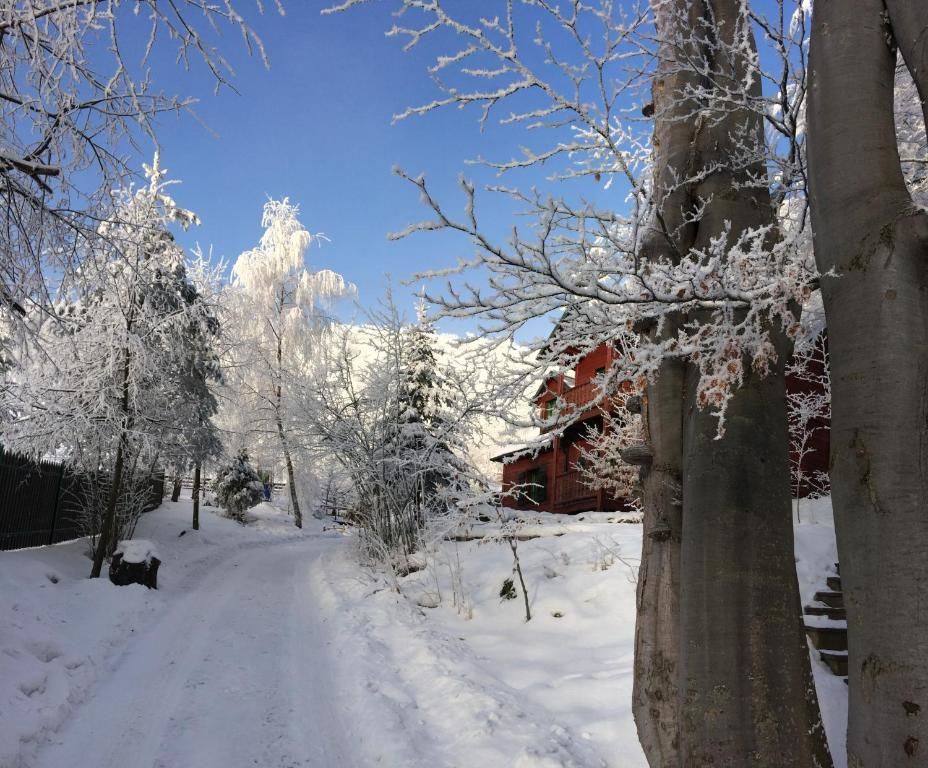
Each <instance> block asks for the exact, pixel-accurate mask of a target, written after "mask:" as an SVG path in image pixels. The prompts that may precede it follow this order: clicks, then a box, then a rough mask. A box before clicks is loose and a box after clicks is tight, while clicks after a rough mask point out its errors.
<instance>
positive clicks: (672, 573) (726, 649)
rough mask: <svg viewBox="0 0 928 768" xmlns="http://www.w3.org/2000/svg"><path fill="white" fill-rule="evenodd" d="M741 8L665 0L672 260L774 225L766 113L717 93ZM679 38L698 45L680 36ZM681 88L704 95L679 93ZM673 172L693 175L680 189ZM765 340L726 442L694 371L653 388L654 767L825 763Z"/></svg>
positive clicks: (663, 186)
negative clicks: (691, 70) (763, 156)
mask: <svg viewBox="0 0 928 768" xmlns="http://www.w3.org/2000/svg"><path fill="white" fill-rule="evenodd" d="M741 9H742V7H741V3H740V2H738V1H737V0H714V1H713V2H705V3H703V2H698V3H690V2H686V0H677V1H676V2H673V3H670V4H665V5H663V6H659V7H658V24H659V29H660V27H661V25H662V22H663V29H660V32H661V37H662V39H665V40H673V41H675V43H674V45H673V46H670V45H669V44H668V45H666V46H665V47H664V48H663V49H662V50H663V51H664V56H662V63H661V68H660V70H659V72H658V76H657V78H656V81H655V88H654V93H655V108H656V126H655V189H656V193H657V195H658V196H659V203H660V209H659V210H660V214H661V215H660V217H659V221H658V226H657V229H658V230H659V231H658V232H657V233H656V234H655V235H654V236H652V237H651V238H649V239H648V242H647V243H646V247H647V249H648V250H650V251H653V253H662V252H663V253H664V254H665V255H667V254H670V255H669V257H670V258H674V257H675V256H674V255H673V253H674V251H675V252H676V255H677V256H679V254H685V253H687V252H688V251H689V250H690V249H691V248H705V247H706V246H707V245H708V243H709V241H710V239H711V238H714V237H718V236H719V235H720V234H721V233H722V232H723V231H724V230H723V228H724V227H725V226H726V224H728V223H730V225H731V239H732V240H734V239H735V238H737V237H738V236H739V234H740V233H742V232H744V231H747V230H750V229H752V228H756V227H761V226H765V225H769V224H771V223H772V222H773V221H774V211H773V207H772V203H771V200H770V196H769V193H768V190H767V189H766V187H765V186H764V185H763V179H764V178H765V169H764V167H763V164H762V162H754V163H753V164H750V163H749V164H745V163H743V162H740V163H739V161H738V160H737V158H738V157H743V156H744V154H743V153H744V150H745V149H750V148H751V147H752V146H753V148H754V149H755V150H760V149H761V148H762V147H763V142H764V137H763V125H762V119H761V117H760V116H759V115H758V114H757V113H755V112H752V111H748V110H746V109H733V108H732V107H731V102H730V101H726V100H723V99H722V98H720V97H718V96H717V94H722V93H725V92H728V93H736V92H738V91H739V89H742V90H743V88H744V83H746V82H748V80H747V79H746V78H745V77H744V75H745V72H746V70H747V67H748V66H749V62H748V55H749V53H750V52H751V51H753V50H755V46H754V40H753V37H752V36H751V34H750V31H749V30H747V29H746V28H744V27H743V26H742V24H743V20H742V17H741ZM661 14H665V15H664V16H663V18H662V17H661ZM694 30H695V31H696V36H694V35H693V31H694ZM668 32H670V33H671V34H670V35H669V36H668V34H667V33H668ZM674 33H676V34H674ZM720 38H721V41H720V42H721V45H717V44H716V43H717V41H718V40H719V39H720ZM681 40H683V41H686V40H690V41H691V42H689V43H684V44H683V46H682V48H681V44H680V41H681ZM687 46H689V50H687V49H686V48H687ZM664 57H666V59H667V60H665V58H664ZM673 57H676V62H675V61H673ZM668 60H669V61H668ZM686 62H689V63H690V64H693V63H698V62H704V63H705V69H704V71H705V72H707V73H708V74H706V75H700V76H698V77H697V76H696V75H693V74H688V73H687V71H686V70H683V69H681V66H682V65H683V64H685V63H686ZM685 85H689V86H690V87H693V86H695V87H697V88H698V89H700V90H701V96H700V97H699V98H698V99H694V100H690V101H687V100H684V99H681V98H680V91H681V90H682V88H683V87H684V86H685ZM759 87H760V85H759V82H758V80H757V78H754V80H753V84H752V88H753V92H752V94H750V95H754V96H759V95H760V94H759ZM693 101H695V102H696V103H695V104H694V103H693ZM694 107H695V108H694ZM674 179H680V180H683V179H695V181H693V182H691V183H687V184H686V185H683V186H679V185H676V186H675V184H674V181H673V180H674ZM758 180H760V181H759V182H758ZM698 206H702V207H703V210H702V215H701V216H700V218H699V220H698V221H696V222H693V223H688V224H686V225H683V223H682V222H683V217H684V213H685V212H688V211H692V210H695V209H696V208H697V207H698ZM661 236H663V238H662V237H661ZM649 255H653V254H649ZM687 319H688V320H690V321H692V320H697V321H698V320H702V321H703V322H711V318H710V317H708V316H706V317H704V318H699V317H692V316H691V317H689V318H687ZM671 332H672V329H671ZM773 340H774V344H775V345H776V346H777V351H778V354H779V360H778V361H777V363H776V364H775V365H774V366H773V369H772V370H771V372H770V373H769V374H768V376H766V377H761V376H760V375H759V374H756V373H754V372H752V371H751V370H750V369H751V362H750V361H749V360H744V361H742V363H743V365H744V368H745V370H746V371H747V373H746V375H745V381H744V385H743V387H742V388H741V390H739V391H738V392H736V393H735V394H734V396H733V398H732V400H731V402H730V403H729V406H728V416H727V432H726V435H725V437H724V439H721V440H718V439H716V435H717V421H716V419H715V417H714V416H713V415H712V414H710V413H709V412H706V411H701V410H699V409H698V408H697V406H696V385H697V382H698V377H699V374H698V371H696V370H695V369H694V368H693V367H690V366H684V365H683V364H676V366H675V367H674V366H668V365H665V366H664V370H663V371H662V374H666V375H667V377H668V378H667V379H666V381H664V382H663V384H661V383H660V382H658V384H656V385H652V386H650V387H649V391H648V405H647V422H646V427H647V434H648V438H649V440H650V443H651V447H652V453H653V455H654V463H653V464H652V469H651V472H650V474H648V475H647V476H646V477H645V478H644V482H643V503H644V507H645V521H644V522H645V541H644V545H643V553H642V565H641V575H640V580H639V617H638V618H639V622H640V623H639V628H638V630H637V635H636V637H637V647H636V667H635V671H636V681H635V697H634V707H635V715H636V722H637V724H638V730H639V736H640V738H641V740H642V743H643V745H644V748H645V753H646V755H647V756H648V759H649V762H650V764H651V765H652V766H654V768H658V766H659V767H660V768H668V767H669V766H675V765H679V766H686V767H687V768H689V767H690V766H709V765H712V766H739V767H740V766H749V765H750V766H769V767H770V768H774V767H776V768H784V767H788V766H795V767H796V768H800V767H805V766H830V765H831V758H830V754H829V752H828V747H827V743H826V741H825V735H824V731H823V729H822V725H821V718H820V715H819V711H818V702H817V699H816V695H815V687H814V685H813V682H812V675H811V669H810V663H809V654H808V649H807V646H806V642H805V637H804V633H803V629H802V619H801V610H800V605H799V592H798V586H797V580H796V571H795V563H794V555H793V537H792V515H791V506H790V487H789V465H788V434H787V426H786V400H785V382H784V376H783V365H784V363H785V360H786V358H787V357H788V355H789V347H788V345H787V343H786V341H785V339H784V338H782V337H778V336H777V335H776V334H773ZM681 503H682V510H681V508H680V506H679V505H680V504H681ZM655 532H658V533H659V534H660V536H657V537H656V536H655V535H654V534H655ZM664 536H666V538H664ZM668 638H672V639H675V640H676V641H677V644H676V647H673V646H672V645H671V644H669V643H668V642H667V639H668ZM671 642H672V641H671ZM667 693H675V694H676V698H675V700H671V701H667V700H666V699H665V698H664V697H665V695H666V694H667Z"/></svg>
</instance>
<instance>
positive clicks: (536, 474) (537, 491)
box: [519, 467, 548, 504]
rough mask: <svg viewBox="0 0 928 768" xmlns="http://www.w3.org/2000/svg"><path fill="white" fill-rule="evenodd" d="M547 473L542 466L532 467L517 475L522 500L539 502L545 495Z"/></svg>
mask: <svg viewBox="0 0 928 768" xmlns="http://www.w3.org/2000/svg"><path fill="white" fill-rule="evenodd" d="M547 484H548V473H547V472H546V471H545V468H544V467H532V468H531V469H528V470H526V471H525V472H522V473H521V474H520V475H519V485H521V486H522V500H523V501H526V500H527V501H530V502H531V503H533V504H541V503H542V502H543V501H544V500H545V498H546V497H547V491H548V489H547Z"/></svg>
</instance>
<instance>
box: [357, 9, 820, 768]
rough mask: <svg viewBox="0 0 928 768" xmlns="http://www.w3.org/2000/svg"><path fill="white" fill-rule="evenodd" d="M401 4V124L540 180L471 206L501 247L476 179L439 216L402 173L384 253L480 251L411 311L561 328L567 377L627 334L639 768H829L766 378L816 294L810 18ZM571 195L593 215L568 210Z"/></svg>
mask: <svg viewBox="0 0 928 768" xmlns="http://www.w3.org/2000/svg"><path fill="white" fill-rule="evenodd" d="M359 2H361V0H347V1H346V2H345V3H343V5H342V7H343V8H344V7H349V6H352V5H356V4H358V3H359ZM396 5H397V6H398V8H399V9H400V10H401V11H402V16H401V18H400V21H399V22H398V23H397V25H396V26H395V27H394V29H393V30H391V34H393V35H396V36H400V37H403V38H404V39H405V40H406V44H407V48H416V47H417V46H420V45H421V47H422V48H424V47H425V45H426V41H428V46H429V49H430V50H438V51H439V53H438V54H437V56H436V59H435V61H434V63H433V65H432V67H431V70H430V72H431V74H432V76H433V78H434V80H435V82H436V83H437V85H438V87H439V88H440V89H441V92H440V94H439V95H438V96H437V97H436V98H435V99H434V100H433V101H431V102H428V103H426V104H423V105H421V106H419V107H413V108H411V109H409V110H407V112H405V113H403V115H402V116H408V115H417V114H426V113H428V112H430V111H432V110H435V109H441V108H443V107H446V106H457V107H467V106H471V105H472V106H474V107H476V108H477V109H478V110H479V111H480V119H481V121H482V123H483V124H485V125H488V124H489V121H490V118H491V117H493V116H495V115H499V121H500V122H501V123H503V124H504V125H505V126H508V127H509V128H510V129H511V128H513V127H516V128H518V127H522V128H524V129H525V133H524V135H520V137H519V139H518V144H519V146H518V150H515V151H514V154H513V156H512V159H509V160H507V159H505V158H503V159H501V160H493V159H490V160H484V162H485V164H487V165H489V166H491V167H492V168H494V169H496V170H498V171H501V172H504V173H509V174H510V175H512V174H514V173H517V172H519V171H521V170H523V169H532V168H535V167H537V166H539V165H541V164H542V163H543V164H544V165H545V169H546V171H547V174H548V176H549V178H552V177H553V181H554V182H555V184H553V185H552V186H549V187H547V188H545V189H540V188H539V187H537V186H535V187H533V188H531V189H530V190H527V189H525V188H521V189H520V188H519V186H518V185H517V183H516V182H510V183H509V184H508V185H506V186H502V185H500V184H496V185H495V186H494V187H493V188H492V189H491V192H492V191H496V192H499V193H502V194H504V195H507V196H508V197H509V198H511V199H514V200H515V201H516V202H517V204H519V205H520V206H521V207H522V208H523V209H524V210H525V211H526V212H527V213H529V214H532V215H531V216H530V217H529V221H530V222H531V224H530V225H529V226H524V227H514V228H513V230H512V234H511V235H510V236H509V238H508V239H505V240H504V239H500V238H498V237H494V236H493V232H492V228H489V227H487V226H485V225H484V223H483V218H482V214H481V205H480V203H481V199H480V196H479V195H478V194H477V191H476V187H475V185H474V184H472V183H471V182H469V181H464V182H463V184H462V188H463V193H464V196H465V200H466V203H465V209H464V212H463V214H461V215H459V216H457V215H453V214H451V213H450V212H449V211H448V209H447V208H446V206H445V205H444V204H443V203H442V201H440V200H438V199H436V198H435V197H434V195H433V194H432V192H431V189H430V187H429V186H428V184H427V182H426V180H425V179H424V178H422V177H417V178H413V177H409V176H406V178H408V179H409V181H410V182H412V184H413V185H414V186H415V187H416V188H417V190H418V192H419V193H420V195H421V196H422V198H423V200H424V202H425V204H426V206H427V207H428V209H429V211H430V215H431V218H430V219H429V220H428V221H425V222H423V223H421V224H418V225H413V226H412V227H410V228H408V229H407V230H406V231H405V232H403V233H400V234H401V235H408V234H411V233H414V232H419V231H431V230H448V231H452V232H457V233H459V234H461V235H463V236H465V237H466V238H467V239H468V240H469V242H471V243H472V244H473V245H474V250H475V255H474V256H473V258H470V259H468V260H467V261H466V262H463V263H462V269H467V268H470V267H473V266H476V267H478V268H479V269H480V270H482V273H481V277H482V276H483V275H484V274H486V275H489V278H488V279H487V280H486V281H485V283H484V282H483V281H481V282H480V283H476V282H475V283H474V284H473V286H471V285H468V284H464V285H463V286H462V285H461V283H456V284H453V285H451V284H449V285H448V287H447V289H446V290H445V292H444V295H443V296H438V297H436V296H430V298H431V299H432V300H433V301H435V302H437V303H439V305H440V306H442V307H443V309H444V311H445V312H446V314H448V315H451V316H456V317H476V318H480V319H481V320H483V322H484V326H485V327H486V328H487V329H488V330H491V331H494V330H495V331H497V332H500V333H505V334H512V333H514V332H516V331H517V330H518V329H520V328H521V327H523V325H524V324H525V323H526V321H527V320H528V319H531V318H536V317H541V316H545V315H548V314H549V313H552V312H555V311H563V310H569V311H565V312H564V315H563V316H562V318H561V320H560V322H559V324H558V327H557V331H556V333H555V334H554V335H553V336H552V338H550V339H548V340H546V341H545V348H546V350H547V352H548V360H550V359H552V358H554V359H559V360H560V361H561V362H562V363H563V364H564V365H565V366H567V367H569V366H570V364H571V361H572V360H573V359H575V357H576V355H577V354H578V353H579V354H582V353H583V352H585V351H589V350H591V349H593V348H595V347H596V346H598V345H600V344H602V343H614V342H615V341H616V340H617V339H618V338H619V337H620V336H621V335H622V334H623V333H627V332H635V333H637V334H638V335H639V341H638V344H637V346H636V347H635V351H634V354H630V355H620V356H618V361H617V366H616V369H615V370H614V371H612V372H611V373H612V377H613V380H614V381H617V382H621V381H630V382H632V383H633V384H634V385H635V386H637V387H646V388H647V408H646V411H645V413H644V414H643V417H644V418H643V422H644V425H643V426H644V433H645V436H646V445H645V446H642V448H644V449H645V450H643V451H639V452H638V463H639V464H644V465H646V466H645V467H644V469H645V471H643V472H642V503H643V509H644V529H645V537H644V546H643V554H642V565H641V570H640V573H639V600H638V605H639V616H638V632H637V641H636V643H637V654H636V669H635V678H636V686H635V698H634V711H635V716H636V722H637V724H638V729H639V735H640V737H641V741H642V744H643V745H644V748H645V752H646V754H647V755H648V759H649V761H650V762H651V764H652V765H654V766H667V765H677V764H682V765H699V764H702V763H704V762H706V761H707V760H708V759H709V757H710V756H711V757H712V758H713V759H715V760H716V761H717V762H729V763H731V764H732V765H740V764H746V763H749V762H750V763H752V764H756V765H767V766H786V765H788V766H813V765H826V764H828V763H829V762H830V758H829V756H828V751H827V746H826V744H825V741H824V733H823V729H822V726H821V721H820V717H819V714H818V711H817V702H816V700H815V695H814V686H813V684H812V678H811V670H810V667H809V659H808V654H807V652H806V647H805V641H804V636H803V630H802V626H801V620H800V608H799V600H798V588H797V583H796V573H795V566H794V561H793V551H792V527H791V513H790V490H789V466H788V436H787V430H786V412H785V398H784V378H783V377H784V374H783V368H784V365H785V363H786V360H787V358H788V357H789V352H790V336H793V335H795V334H797V333H798V332H799V331H800V328H801V326H800V324H799V322H798V307H799V306H800V304H801V303H802V301H803V300H804V299H805V298H806V296H807V295H808V292H809V291H810V286H811V284H812V283H813V281H814V279H815V269H814V264H813V263H812V258H811V253H810V251H809V249H808V248H806V247H804V246H805V245H806V243H807V240H808V234H807V227H805V207H804V205H803V199H802V195H803V184H804V157H803V154H802V143H803V134H802V113H803V108H804V98H805V90H804V69H803V65H804V60H805V58H804V57H805V48H804V45H805V40H804V28H805V24H806V13H805V7H804V6H797V7H796V8H795V11H796V12H795V13H791V12H790V8H789V7H788V6H787V4H786V3H777V4H776V8H775V10H774V13H773V14H772V15H771V17H770V18H765V17H762V16H760V15H757V14H755V13H752V12H751V10H750V9H749V8H748V7H747V4H746V3H744V2H742V1H741V0H709V1H707V2H691V1H690V0H654V1H653V2H652V3H650V8H649V7H648V6H647V5H645V4H634V3H615V2H611V1H609V0H601V1H598V2H592V3H591V2H581V0H570V1H568V2H562V3H549V2H543V1H541V2H530V3H517V2H513V1H512V0H501V2H498V3H496V4H495V7H494V10H488V8H487V7H485V6H483V5H482V6H481V7H480V8H479V10H478V9H476V8H468V7H464V6H457V5H453V4H451V3H446V2H442V0H435V1H434V2H418V0H397V3H396ZM756 34H760V35H762V37H761V39H762V40H764V41H765V42H769V43H770V46H771V48H772V51H773V53H774V55H773V56H771V57H764V58H762V57H761V56H760V54H759V51H758V47H757V43H756V40H757V38H756ZM648 86H650V89H649V88H648ZM642 117H643V118H645V119H642ZM651 128H653V136H649V135H648V132H649V130H650V129H651ZM546 132H547V134H548V138H547V140H546V139H545V133H546ZM577 179H592V180H593V181H596V182H599V183H600V184H601V185H603V186H604V187H605V188H606V189H607V190H611V191H612V193H613V198H612V201H611V202H610V201H607V202H601V200H602V199H603V198H605V195H597V200H596V202H585V201H584V200H583V198H582V196H581V195H580V194H579V193H578V194H576V195H571V194H570V192H569V187H568V184H569V182H571V181H574V180H577ZM532 181H533V182H535V183H536V184H537V183H538V179H537V174H535V175H533V177H532ZM723 436H724V439H717V438H721V437H723ZM644 454H647V455H644ZM736 606H738V608H736ZM745 606H748V607H749V609H748V610H747V611H745V610H741V608H743V607H745ZM759 606H764V609H763V610H761V609H760V608H759ZM761 636H762V637H764V641H763V642H761V643H759V642H758V641H757V638H758V637H761ZM771 711H775V712H777V713H778V715H779V716H778V717H777V719H776V722H775V723H772V722H771V719H770V716H769V713H770V712H771Z"/></svg>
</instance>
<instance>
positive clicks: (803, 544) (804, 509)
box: [793, 497, 847, 768]
mask: <svg viewBox="0 0 928 768" xmlns="http://www.w3.org/2000/svg"><path fill="white" fill-rule="evenodd" d="M794 506H795V503H794ZM794 511H795V509H794ZM793 529H794V530H795V532H796V573H797V575H798V576H799V597H800V599H801V600H802V604H803V605H808V604H809V603H811V602H812V597H813V595H814V594H815V593H816V592H819V591H821V590H825V589H827V587H826V585H825V579H826V578H827V577H828V576H835V575H837V570H836V569H835V563H837V562H838V548H837V543H836V542H835V525H834V518H833V516H832V511H831V499H830V498H827V497H826V498H822V499H814V500H810V499H803V500H801V501H800V502H799V506H798V518H797V517H794V518H793ZM806 621H807V622H808V623H814V622H815V619H811V620H810V617H806ZM810 650H811V655H812V673H813V675H814V677H815V688H816V690H817V691H818V700H819V707H820V708H821V710H822V721H823V722H824V724H825V733H826V734H827V735H828V744H829V746H830V747H831V756H832V757H833V758H834V763H835V768H847V748H846V744H847V685H846V684H845V683H844V679H843V678H840V677H835V675H833V674H832V673H831V670H830V669H828V667H827V666H826V665H825V663H824V662H823V661H822V660H821V659H819V655H818V652H817V651H816V650H815V649H814V648H812V647H811V645H810Z"/></svg>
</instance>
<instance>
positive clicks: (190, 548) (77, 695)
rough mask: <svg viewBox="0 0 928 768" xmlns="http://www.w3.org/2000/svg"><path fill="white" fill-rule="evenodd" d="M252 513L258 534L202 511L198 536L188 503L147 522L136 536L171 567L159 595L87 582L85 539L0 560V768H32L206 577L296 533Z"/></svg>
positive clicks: (262, 511) (269, 513)
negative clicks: (124, 659)
mask: <svg viewBox="0 0 928 768" xmlns="http://www.w3.org/2000/svg"><path fill="white" fill-rule="evenodd" d="M254 512H255V519H256V522H255V524H254V526H250V527H246V528H243V527H242V526H241V525H239V524H238V523H235V522H233V521H231V520H227V519H225V518H222V517H219V516H217V515H214V514H211V513H210V512H209V511H208V510H206V509H204V510H201V515H202V525H201V528H202V529H201V530H200V531H198V532H197V531H193V530H191V529H190V519H191V504H190V502H189V501H187V502H179V503H177V504H172V503H171V502H165V503H164V504H163V505H162V507H161V508H159V509H158V510H156V511H154V512H151V513H149V514H147V515H145V516H144V517H143V518H142V520H141V521H140V523H139V526H138V531H137V533H138V535H139V536H140V537H144V538H145V539H148V540H150V541H151V542H154V543H155V544H156V545H157V548H158V551H159V552H160V553H161V557H163V559H164V561H165V562H164V565H163V566H162V568H161V572H160V573H159V580H158V586H159V589H158V590H157V591H152V590H148V589H146V588H145V587H142V586H139V585H132V586H128V587H115V586H113V585H112V584H110V583H109V581H108V580H107V579H106V578H103V579H94V580H90V579H88V578H87V576H88V574H89V573H90V566H91V561H90V559H89V557H88V555H87V546H86V543H85V542H84V541H83V540H79V541H73V542H67V543H64V544H58V545H55V546H52V547H40V548H35V549H26V550H19V551H15V552H0V616H3V621H2V622H0V768H19V766H32V765H34V764H35V763H34V760H35V754H36V749H37V746H38V745H39V744H41V743H43V742H44V741H46V740H47V739H48V738H49V736H50V735H51V734H53V733H54V732H55V731H56V730H57V729H58V728H59V726H60V725H61V724H62V723H63V722H64V721H65V719H66V718H67V717H68V715H69V714H70V713H71V712H72V711H73V710H74V709H75V708H76V707H78V706H79V705H82V704H85V703H86V699H87V697H88V692H89V691H90V690H91V688H92V686H93V685H94V683H95V682H97V681H98V680H100V679H105V678H106V677H107V676H108V675H109V674H111V673H112V671H113V668H114V667H115V666H116V665H117V664H118V663H119V662H120V660H121V653H122V652H123V649H124V647H125V646H126V644H127V643H129V642H130V641H132V640H134V639H136V638H137V637H138V636H139V635H141V634H143V633H144V632H145V631H146V630H147V628H148V627H149V626H150V625H151V624H152V623H153V622H154V621H155V619H156V617H157V616H158V615H159V614H160V613H162V612H163V611H164V610H165V608H166V607H168V606H169V605H170V604H172V603H173V602H176V601H177V600H178V599H179V598H180V597H181V596H183V595H184V594H186V593H188V592H190V591H191V590H192V589H193V588H194V587H195V586H196V584H197V582H198V581H199V580H200V579H201V578H203V576H204V574H206V573H208V572H210V571H211V570H212V569H214V568H215V567H216V566H217V565H219V564H220V563H222V562H224V561H225V560H226V559H227V558H228V557H229V556H230V554H231V553H234V552H236V551H239V550H242V549H245V548H249V547H254V546H261V545H266V544H267V543H270V542H275V541H281V540H290V539H292V538H293V537H294V536H295V535H297V534H295V529H294V528H293V526H292V519H288V518H287V517H286V516H285V515H282V514H280V512H278V511H277V510H276V509H274V508H273V507H271V506H270V505H261V506H260V507H258V508H256V510H254ZM181 531H186V533H185V534H184V535H183V536H179V534H180V533H181ZM156 706H157V703H156V702H154V701H153V702H152V703H151V707H152V708H155V707H156ZM77 764H78V763H72V765H77Z"/></svg>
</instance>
